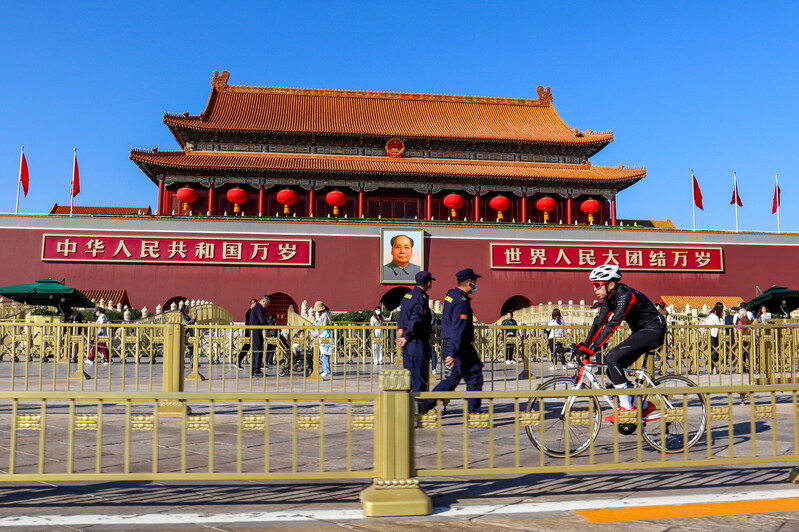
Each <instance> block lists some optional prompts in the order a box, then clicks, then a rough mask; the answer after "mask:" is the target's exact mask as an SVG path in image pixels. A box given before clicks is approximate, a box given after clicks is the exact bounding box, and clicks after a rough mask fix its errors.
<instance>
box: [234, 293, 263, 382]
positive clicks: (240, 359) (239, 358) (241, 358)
mask: <svg viewBox="0 0 799 532" xmlns="http://www.w3.org/2000/svg"><path fill="white" fill-rule="evenodd" d="M257 304H258V300H257V299H255V298H253V299H250V306H249V307H248V308H247V312H245V313H244V325H249V324H250V313H251V312H252V309H253V307H255V305H257ZM244 336H245V337H246V338H247V343H246V344H244V345H243V346H241V351H239V355H238V356H237V357H236V361H235V362H233V365H234V366H235V367H236V368H237V369H244V366H242V364H241V363H242V362H243V361H244V357H246V356H247V353H249V352H250V347H251V346H252V339H251V336H252V331H251V330H250V329H244Z"/></svg>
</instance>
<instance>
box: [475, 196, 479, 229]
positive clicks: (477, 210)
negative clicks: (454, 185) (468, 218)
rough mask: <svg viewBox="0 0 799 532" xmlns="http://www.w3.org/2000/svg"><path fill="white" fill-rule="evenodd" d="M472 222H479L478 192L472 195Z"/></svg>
mask: <svg viewBox="0 0 799 532" xmlns="http://www.w3.org/2000/svg"><path fill="white" fill-rule="evenodd" d="M474 221H475V222H479V221H480V194H479V193H478V192H475V193H474Z"/></svg>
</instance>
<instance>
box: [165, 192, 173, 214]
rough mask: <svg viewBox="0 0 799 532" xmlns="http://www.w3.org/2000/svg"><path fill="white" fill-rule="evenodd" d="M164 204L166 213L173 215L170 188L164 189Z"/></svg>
mask: <svg viewBox="0 0 799 532" xmlns="http://www.w3.org/2000/svg"><path fill="white" fill-rule="evenodd" d="M164 205H165V206H166V207H165V208H166V214H168V215H172V192H171V191H170V190H164Z"/></svg>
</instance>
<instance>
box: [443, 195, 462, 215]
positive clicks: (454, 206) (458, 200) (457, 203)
mask: <svg viewBox="0 0 799 532" xmlns="http://www.w3.org/2000/svg"><path fill="white" fill-rule="evenodd" d="M463 203H464V201H463V198H462V197H461V195H460V194H455V193H454V192H453V193H452V194H447V195H446V196H444V207H446V208H447V209H449V210H450V211H452V217H453V218H455V217H456V216H457V215H458V213H457V212H455V211H457V210H458V209H460V208H461V207H463Z"/></svg>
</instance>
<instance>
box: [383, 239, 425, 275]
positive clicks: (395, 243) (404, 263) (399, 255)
mask: <svg viewBox="0 0 799 532" xmlns="http://www.w3.org/2000/svg"><path fill="white" fill-rule="evenodd" d="M390 244H391V262H389V263H388V264H386V265H384V266H383V281H387V282H391V281H413V280H414V279H415V278H416V274H417V273H419V272H420V271H421V268H420V267H419V265H418V264H414V263H412V262H411V260H413V239H412V238H411V237H409V236H407V235H396V236H395V237H393V238H392V239H391V240H390Z"/></svg>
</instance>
